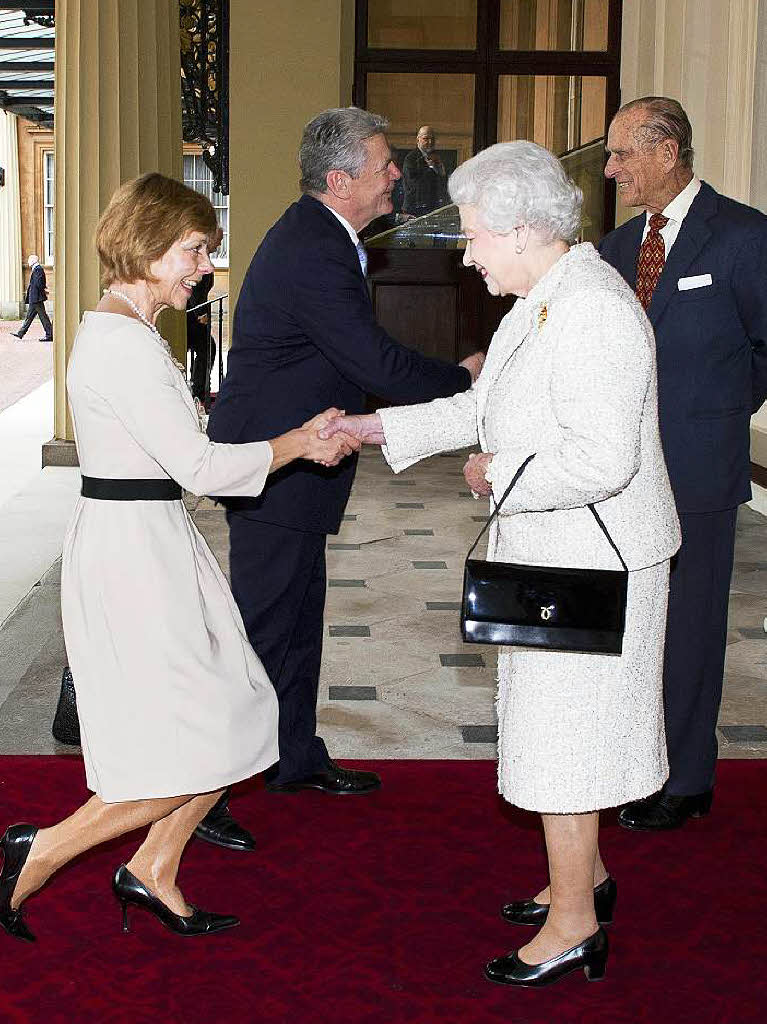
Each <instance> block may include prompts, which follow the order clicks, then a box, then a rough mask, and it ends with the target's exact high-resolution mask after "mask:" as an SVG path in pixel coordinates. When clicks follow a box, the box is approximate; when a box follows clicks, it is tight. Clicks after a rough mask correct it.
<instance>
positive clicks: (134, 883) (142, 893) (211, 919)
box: [112, 864, 240, 935]
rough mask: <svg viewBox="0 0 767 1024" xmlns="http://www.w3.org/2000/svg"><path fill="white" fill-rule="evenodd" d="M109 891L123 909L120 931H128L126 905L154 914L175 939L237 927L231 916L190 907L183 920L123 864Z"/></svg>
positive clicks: (236, 922)
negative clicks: (180, 936)
mask: <svg viewBox="0 0 767 1024" xmlns="http://www.w3.org/2000/svg"><path fill="white" fill-rule="evenodd" d="M112 891H113V892H114V894H115V896H116V897H117V899H118V900H119V901H120V904H121V906H122V909H123V931H124V932H127V931H128V930H129V929H128V904H129V903H132V904H133V905H134V906H136V907H141V908H142V909H143V910H148V911H149V913H150V914H154V916H155V917H156V918H157V920H158V921H161V922H162V923H163V924H164V925H165V927H166V928H169V929H170V930H171V931H172V932H175V933H176V935H210V934H212V933H213V932H220V931H222V930H223V929H224V928H234V926H235V925H237V924H239V923H240V919H239V918H238V917H234V916H233V915H231V914H211V913H210V912H209V911H207V910H200V909H199V907H195V906H193V904H191V903H190V904H189V906H190V907H191V908H192V914H191V916H190V917H182V916H181V914H174V913H173V911H172V910H171V909H170V907H168V906H166V905H165V904H164V903H163V901H162V900H161V899H159V898H158V897H157V896H155V895H154V893H152V892H150V891H149V889H147V887H146V886H145V885H144V883H143V882H142V881H140V880H139V879H138V878H136V876H135V875H134V874H132V872H130V871H129V870H128V869H127V868H126V866H125V865H124V864H121V865H120V867H119V868H118V869H117V871H116V872H115V876H114V878H113V879H112Z"/></svg>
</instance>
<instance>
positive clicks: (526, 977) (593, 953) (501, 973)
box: [485, 928, 607, 988]
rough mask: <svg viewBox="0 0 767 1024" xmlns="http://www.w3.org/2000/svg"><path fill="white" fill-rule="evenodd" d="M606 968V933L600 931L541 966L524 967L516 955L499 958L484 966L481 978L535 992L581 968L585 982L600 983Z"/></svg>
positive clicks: (602, 930) (523, 963) (511, 954)
mask: <svg viewBox="0 0 767 1024" xmlns="http://www.w3.org/2000/svg"><path fill="white" fill-rule="evenodd" d="M606 967H607V932H606V931H605V930H604V928H600V929H599V931H596V932H594V934H593V935H590V936H589V937H588V938H587V939H584V940H583V942H579V943H578V945H577V946H573V948H572V949H568V950H566V951H565V952H564V953H560V954H559V956H553V957H552V958H551V959H550V960H544V961H543V963H542V964H526V963H525V962H524V960H520V959H519V956H518V955H517V953H516V951H515V952H513V953H509V954H508V956H499V957H496V958H495V960H491V961H490V963H488V964H486V965H485V977H486V978H487V979H488V980H489V981H495V982H497V983H498V984H499V985H521V986H522V987H524V988H539V987H540V986H542V985H551V984H552V983H553V982H555V981H559V979H560V978H564V976H565V975H566V974H571V973H572V972H573V971H578V970H580V969H581V968H583V973H584V974H585V975H586V980H587V981H601V980H602V978H604V976H605V968H606Z"/></svg>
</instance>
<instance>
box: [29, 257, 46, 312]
mask: <svg viewBox="0 0 767 1024" xmlns="http://www.w3.org/2000/svg"><path fill="white" fill-rule="evenodd" d="M45 294H46V290H45V271H44V270H43V268H42V267H41V266H40V264H39V263H36V264H35V266H34V267H33V269H32V276H31V277H30V279H29V285H28V286H27V294H26V296H25V298H24V301H25V302H28V303H29V305H30V306H32V305H34V303H35V302H45Z"/></svg>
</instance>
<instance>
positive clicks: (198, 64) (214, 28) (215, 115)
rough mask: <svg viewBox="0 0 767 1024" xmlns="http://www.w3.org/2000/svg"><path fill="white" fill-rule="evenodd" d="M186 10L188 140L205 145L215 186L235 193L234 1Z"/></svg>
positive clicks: (185, 6)
mask: <svg viewBox="0 0 767 1024" xmlns="http://www.w3.org/2000/svg"><path fill="white" fill-rule="evenodd" d="M180 11H181V97H182V103H183V108H182V119H181V120H182V129H183V135H184V141H185V142H197V143H199V144H200V146H202V158H203V160H204V161H205V163H206V164H207V166H208V167H209V168H210V171H211V174H212V175H213V188H214V189H215V191H216V192H221V193H222V194H223V195H228V194H229V0H189V2H184V0H182V2H181V4H180Z"/></svg>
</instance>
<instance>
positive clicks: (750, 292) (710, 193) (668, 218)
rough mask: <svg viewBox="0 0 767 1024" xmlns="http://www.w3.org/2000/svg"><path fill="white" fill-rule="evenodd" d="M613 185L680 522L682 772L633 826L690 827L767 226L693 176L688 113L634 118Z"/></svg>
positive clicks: (709, 745) (743, 469)
mask: <svg viewBox="0 0 767 1024" xmlns="http://www.w3.org/2000/svg"><path fill="white" fill-rule="evenodd" d="M607 149H608V152H609V153H610V158H609V160H608V161H607V166H606V167H605V174H606V176H607V177H608V178H612V179H613V180H614V181H615V183H616V186H617V191H618V198H619V199H620V201H621V202H622V203H623V204H624V206H631V207H639V208H641V209H642V211H643V212H642V213H641V214H640V215H639V216H638V217H635V218H634V219H633V220H630V221H628V223H626V224H623V225H622V226H621V227H619V228H617V229H616V230H615V231H612V232H610V234H608V235H607V236H606V237H605V238H604V239H603V240H602V243H601V245H600V252H601V253H602V256H603V257H604V258H605V259H606V260H607V262H608V263H611V264H612V265H613V266H614V267H615V268H616V270H618V271H619V272H620V273H621V274H622V275H623V277H624V278H625V280H626V281H627V283H628V284H629V286H630V287H631V288H632V289H634V290H635V291H636V294H637V297H638V298H639V301H640V302H641V303H642V305H643V306H644V308H645V309H646V310H647V315H648V317H649V318H650V323H651V324H652V326H653V329H654V331H655V339H656V343H657V351H658V402H659V417H660V432H661V441H662V443H663V451H664V453H665V457H666V463H667V465H668V471H669V476H670V478H671V486H672V488H673V491H674V497H675V499H676V506H677V510H678V512H679V517H680V520H681V525H682V547H681V550H680V551H679V554H678V555H677V557H676V559H675V561H674V563H673V565H672V571H671V584H670V592H669V604H668V627H667V630H666V655H665V667H664V703H665V714H666V739H667V741H668V756H669V764H670V775H669V778H668V781H667V782H666V784H665V785H664V787H663V789H661V790H660V791H659V792H658V793H656V794H654V795H653V796H652V797H650V798H649V799H648V800H643V801H641V802H635V803H631V804H629V805H628V806H626V807H624V808H623V810H622V811H621V813H620V816H619V821H620V823H621V825H623V826H625V827H626V828H630V829H637V830H657V829H670V828H678V827H679V826H680V825H683V824H684V822H685V821H686V820H687V819H688V818H690V817H699V816H701V815H703V814H706V813H707V812H708V810H709V808H710V807H711V803H712V799H713V789H714V770H715V766H716V758H717V749H718V748H717V739H716V724H717V717H718V714H719V705H720V703H721V699H722V684H723V680H724V659H725V648H726V645H727V609H728V600H729V589H730V577H731V575H732V565H733V557H734V550H735V525H736V520H737V512H738V505H740V504H741V503H742V502H744V501H748V500H749V498H750V497H751V472H750V456H749V451H750V432H749V426H750V417H751V414H752V413H754V412H756V411H757V410H758V409H759V407H760V406H761V405H762V403H763V402H764V400H765V398H766V397H767V217H765V216H764V214H762V213H760V212H759V211H758V210H753V209H751V208H750V207H748V206H743V205H742V204H741V203H736V202H734V201H733V200H732V199H728V198H727V197H726V196H722V195H720V194H719V193H718V192H715V191H714V189H713V188H711V186H710V185H707V184H706V183H705V182H702V181H701V180H700V179H699V178H697V177H696V175H695V173H694V171H693V148H692V128H691V126H690V122H689V120H688V118H687V115H686V113H685V112H684V110H683V109H682V107H681V106H680V104H679V103H678V102H677V101H676V100H674V99H669V98H668V97H664V96H647V97H644V98H643V99H638V100H634V101H632V102H631V103H627V104H626V105H625V106H624V107H622V108H621V109H620V110H619V111H618V113H617V114H616V116H615V118H614V119H613V122H612V124H611V125H610V130H609V134H608V138H607Z"/></svg>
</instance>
